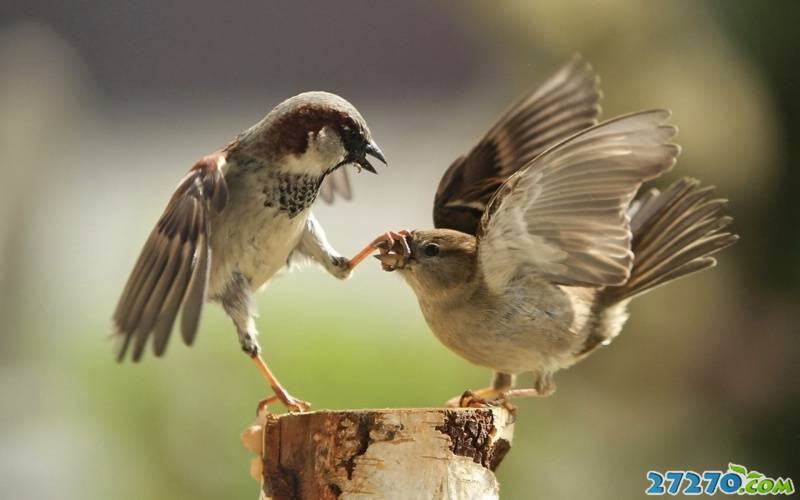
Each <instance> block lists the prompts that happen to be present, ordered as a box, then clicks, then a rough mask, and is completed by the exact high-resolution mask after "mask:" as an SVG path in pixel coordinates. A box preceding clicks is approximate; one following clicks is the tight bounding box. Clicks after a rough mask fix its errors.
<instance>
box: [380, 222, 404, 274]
mask: <svg viewBox="0 0 800 500" xmlns="http://www.w3.org/2000/svg"><path fill="white" fill-rule="evenodd" d="M410 237H411V233H410V232H408V231H406V230H402V231H398V232H394V231H388V232H386V233H384V234H383V235H382V236H379V237H378V238H376V239H375V241H373V242H372V244H373V245H375V248H377V249H378V250H380V252H381V253H380V255H376V256H375V258H376V259H378V260H379V261H381V267H382V268H383V270H384V271H394V270H395V269H402V268H403V267H405V265H406V263H407V262H408V259H409V257H411V247H409V245H408V240H407V238H410Z"/></svg>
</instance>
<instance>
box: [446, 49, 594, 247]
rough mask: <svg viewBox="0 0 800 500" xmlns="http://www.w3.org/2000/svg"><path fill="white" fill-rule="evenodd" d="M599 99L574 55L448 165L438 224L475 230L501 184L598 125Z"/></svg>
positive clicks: (589, 73) (589, 76) (590, 75)
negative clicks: (553, 148)
mask: <svg viewBox="0 0 800 500" xmlns="http://www.w3.org/2000/svg"><path fill="white" fill-rule="evenodd" d="M600 99H601V93H600V90H599V88H598V78H597V76H596V75H595V74H594V72H593V70H592V68H591V66H590V65H589V64H588V63H586V62H585V61H583V60H582V59H581V58H580V57H579V56H576V57H574V58H573V59H572V60H571V61H570V62H569V63H567V64H566V65H565V66H564V67H563V68H561V69H560V70H559V71H557V72H556V73H555V74H554V75H553V76H551V77H550V78H549V79H548V80H547V81H545V82H544V83H543V84H542V85H540V86H538V87H537V88H535V89H534V90H533V91H531V92H528V93H527V94H525V95H524V96H523V97H522V98H521V99H520V100H519V101H517V102H516V103H515V104H513V105H512V106H511V107H510V108H509V109H508V110H507V111H506V112H505V113H504V114H503V115H502V116H501V117H500V119H499V120H498V121H497V122H496V123H495V124H494V126H492V128H491V129H489V132H488V133H487V134H486V135H485V136H484V137H483V139H482V140H481V141H480V142H479V143H478V145H477V146H475V147H474V148H472V150H471V151H470V152H469V153H468V154H467V155H465V156H462V157H460V158H458V159H457V160H456V161H455V162H454V163H453V164H452V165H451V166H450V168H448V169H447V171H446V172H445V174H444V176H443V177H442V180H441V181H440V182H439V187H438V189H437V191H436V199H435V201H434V209H433V220H434V225H435V226H436V227H437V228H448V229H455V230H458V231H461V232H465V233H469V234H473V235H474V234H476V233H477V230H478V222H479V221H480V218H481V214H483V211H484V209H485V208H486V204H487V203H488V202H489V199H490V198H491V197H492V195H493V194H494V193H495V191H497V189H498V188H499V187H500V185H502V183H503V182H504V181H505V180H506V179H507V178H508V177H509V176H511V175H512V174H514V172H516V171H517V170H519V169H520V168H522V167H523V166H525V165H526V164H527V163H528V162H529V161H530V160H532V159H533V158H535V157H536V156H538V155H539V154H540V153H542V152H543V151H544V150H545V149H547V147H548V146H550V145H552V144H555V143H558V142H561V141H562V140H564V139H566V138H567V137H569V136H571V135H573V134H575V133H577V132H579V131H581V130H584V129H586V128H588V127H590V126H592V125H595V124H596V123H597V117H598V115H599V114H600V106H599V102H600Z"/></svg>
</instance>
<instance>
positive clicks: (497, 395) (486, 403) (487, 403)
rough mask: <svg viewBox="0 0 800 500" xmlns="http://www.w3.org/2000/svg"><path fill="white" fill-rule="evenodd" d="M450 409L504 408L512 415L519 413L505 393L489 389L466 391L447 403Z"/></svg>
mask: <svg viewBox="0 0 800 500" xmlns="http://www.w3.org/2000/svg"><path fill="white" fill-rule="evenodd" d="M445 405H446V406H447V407H448V408H492V407H498V406H500V407H503V408H505V409H506V410H508V411H509V412H511V413H515V412H516V411H517V407H516V406H514V405H512V404H511V402H510V401H509V400H508V398H507V396H506V393H505V392H504V391H498V390H497V389H492V388H491V387H487V388H485V389H477V390H475V391H470V390H466V391H464V393H463V394H462V395H461V396H458V397H455V398H452V399H450V400H448V401H447V403H445Z"/></svg>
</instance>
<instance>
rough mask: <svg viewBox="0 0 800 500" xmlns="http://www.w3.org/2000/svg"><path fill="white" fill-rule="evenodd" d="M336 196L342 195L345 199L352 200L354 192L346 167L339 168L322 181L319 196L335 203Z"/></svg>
mask: <svg viewBox="0 0 800 500" xmlns="http://www.w3.org/2000/svg"><path fill="white" fill-rule="evenodd" d="M336 196H341V197H342V198H343V199H344V200H348V201H349V200H350V199H351V198H352V197H353V192H352V190H351V189H350V175H349V174H348V173H347V170H346V169H344V168H337V169H336V170H334V171H333V172H331V173H330V174H328V175H327V176H325V180H323V181H322V185H321V186H320V188H319V197H320V198H322V200H323V201H324V202H325V203H333V200H334V199H335V198H336Z"/></svg>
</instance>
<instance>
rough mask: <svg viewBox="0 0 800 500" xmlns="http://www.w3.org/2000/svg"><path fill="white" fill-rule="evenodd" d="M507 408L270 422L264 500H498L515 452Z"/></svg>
mask: <svg viewBox="0 0 800 500" xmlns="http://www.w3.org/2000/svg"><path fill="white" fill-rule="evenodd" d="M512 434H513V416H512V415H511V414H509V412H508V411H506V410H505V409H504V408H457V409H456V408H454V409H450V408H421V409H386V410H343V411H317V412H312V413H302V414H289V415H281V416H274V415H268V416H267V419H266V424H265V427H264V431H263V452H262V460H263V477H262V492H261V496H262V498H263V499H272V500H285V499H294V498H300V499H334V498H339V499H376V498H382V499H418V498H425V499H493V498H499V489H500V487H499V484H498V482H497V479H496V478H495V475H494V470H495V468H496V467H497V466H498V465H499V464H500V462H501V461H502V460H503V457H504V456H505V454H506V452H508V450H509V448H510V447H511V438H512Z"/></svg>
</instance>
